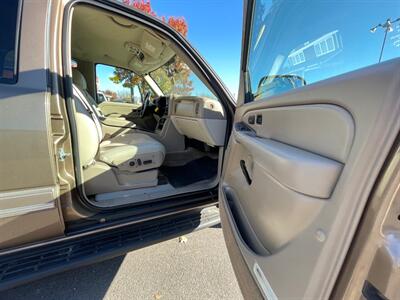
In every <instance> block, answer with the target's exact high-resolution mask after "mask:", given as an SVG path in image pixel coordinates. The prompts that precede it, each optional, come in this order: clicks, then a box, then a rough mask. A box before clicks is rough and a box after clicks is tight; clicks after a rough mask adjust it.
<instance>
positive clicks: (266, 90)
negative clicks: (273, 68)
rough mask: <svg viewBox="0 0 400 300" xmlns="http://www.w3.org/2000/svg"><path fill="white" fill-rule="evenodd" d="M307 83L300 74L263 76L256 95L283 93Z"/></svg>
mask: <svg viewBox="0 0 400 300" xmlns="http://www.w3.org/2000/svg"><path fill="white" fill-rule="evenodd" d="M305 85H306V81H305V80H304V78H303V77H301V76H298V75H269V76H264V77H262V78H261V80H260V82H259V84H258V87H257V92H256V93H255V95H254V96H255V97H260V96H264V97H266V96H269V95H271V94H278V93H283V92H286V91H289V90H292V89H295V88H298V87H302V86H305Z"/></svg>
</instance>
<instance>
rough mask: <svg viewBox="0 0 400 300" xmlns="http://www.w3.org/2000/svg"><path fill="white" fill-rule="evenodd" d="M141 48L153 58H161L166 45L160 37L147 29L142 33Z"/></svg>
mask: <svg viewBox="0 0 400 300" xmlns="http://www.w3.org/2000/svg"><path fill="white" fill-rule="evenodd" d="M140 48H141V49H142V51H143V52H144V53H145V54H147V55H149V56H151V57H153V58H159V57H160V54H161V52H162V51H163V50H164V48H165V45H164V43H163V42H162V41H160V40H159V39H158V38H156V37H154V36H153V35H152V34H150V33H148V32H147V31H144V32H143V35H142V41H141V43H140Z"/></svg>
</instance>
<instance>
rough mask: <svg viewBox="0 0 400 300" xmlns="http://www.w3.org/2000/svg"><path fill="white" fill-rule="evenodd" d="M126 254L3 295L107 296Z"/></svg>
mask: <svg viewBox="0 0 400 300" xmlns="http://www.w3.org/2000/svg"><path fill="white" fill-rule="evenodd" d="M124 258H125V256H119V257H116V258H113V259H110V260H106V261H104V262H101V263H98V264H94V265H90V266H87V267H82V268H79V269H76V270H72V271H67V272H64V273H61V274H57V275H53V276H50V277H46V278H44V279H41V280H38V281H35V282H32V283H29V284H26V285H23V286H20V287H16V288H14V289H11V290H7V291H3V292H1V295H0V299H10V300H11V299H57V300H63V299H75V300H76V299H85V300H86V299H103V298H104V296H105V294H106V293H107V291H108V289H109V286H110V285H111V283H112V281H113V279H114V277H115V275H116V274H117V272H118V270H119V268H120V266H121V264H122V262H123V261H124ZM66 283H68V285H66Z"/></svg>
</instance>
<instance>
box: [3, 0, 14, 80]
mask: <svg viewBox="0 0 400 300" xmlns="http://www.w3.org/2000/svg"><path fill="white" fill-rule="evenodd" d="M18 25H19V1H16V0H2V1H1V2H0V82H1V83H15V82H16V78H17V59H16V57H17V49H18V46H17V43H18V34H19V33H18V27H19V26H18Z"/></svg>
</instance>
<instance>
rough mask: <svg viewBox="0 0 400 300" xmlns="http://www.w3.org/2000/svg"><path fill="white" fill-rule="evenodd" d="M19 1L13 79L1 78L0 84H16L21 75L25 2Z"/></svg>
mask: <svg viewBox="0 0 400 300" xmlns="http://www.w3.org/2000/svg"><path fill="white" fill-rule="evenodd" d="M16 1H18V7H17V18H16V24H15V43H14V66H13V78H12V79H8V78H3V77H0V84H16V83H17V82H18V75H19V46H20V37H21V22H22V6H23V0H16Z"/></svg>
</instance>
